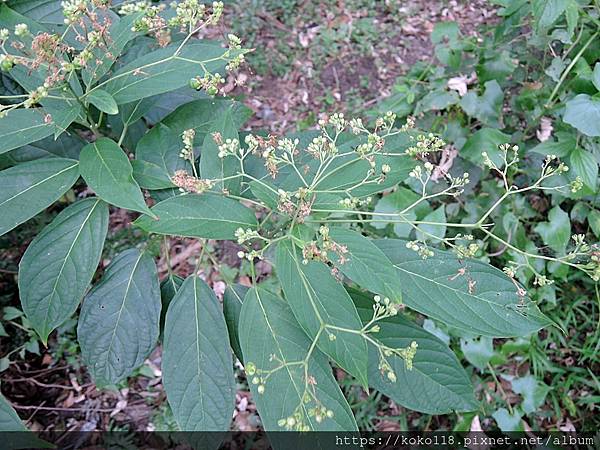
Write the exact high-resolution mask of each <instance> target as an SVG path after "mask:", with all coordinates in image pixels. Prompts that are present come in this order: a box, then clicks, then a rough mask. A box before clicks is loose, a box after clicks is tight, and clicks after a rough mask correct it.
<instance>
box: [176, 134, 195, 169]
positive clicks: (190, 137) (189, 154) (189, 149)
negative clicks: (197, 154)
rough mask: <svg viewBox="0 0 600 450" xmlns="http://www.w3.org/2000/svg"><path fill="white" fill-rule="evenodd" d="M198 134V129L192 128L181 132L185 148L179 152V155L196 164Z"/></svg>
mask: <svg viewBox="0 0 600 450" xmlns="http://www.w3.org/2000/svg"><path fill="white" fill-rule="evenodd" d="M195 136H196V130H194V129H193V128H190V129H189V130H185V131H184V132H183V133H182V134H181V140H182V141H183V148H182V149H181V152H179V157H180V158H183V159H185V160H187V161H190V162H191V163H192V164H194V159H195V158H194V137H195Z"/></svg>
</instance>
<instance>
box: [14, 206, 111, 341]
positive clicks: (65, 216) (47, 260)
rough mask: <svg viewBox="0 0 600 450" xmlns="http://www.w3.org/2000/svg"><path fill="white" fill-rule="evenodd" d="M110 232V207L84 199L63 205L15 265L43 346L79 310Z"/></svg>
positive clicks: (25, 306) (26, 308) (27, 310)
mask: <svg viewBox="0 0 600 450" xmlns="http://www.w3.org/2000/svg"><path fill="white" fill-rule="evenodd" d="M107 231H108V207H107V206H106V203H104V202H103V201H101V200H100V199H97V198H88V199H85V200H81V201H79V202H77V203H74V204H72V205H71V206H69V207H68V208H66V209H64V210H63V211H62V212H61V213H60V214H59V215H58V216H57V217H56V218H55V219H54V220H53V221H52V223H50V225H48V226H47V227H46V228H44V229H43V230H42V232H41V233H40V234H38V235H37V236H36V238H35V239H34V240H33V242H32V243H31V244H30V245H29V247H28V248H27V251H26V252H25V254H24V255H23V258H22V259H21V263H20V264H19V294H20V297H21V305H22V306H23V311H24V312H25V314H27V318H28V319H29V321H30V322H31V325H32V326H33V328H34V329H35V330H36V331H37V333H38V334H39V336H40V338H41V339H42V342H44V344H45V343H46V342H47V340H48V335H49V334H50V333H51V332H52V331H53V330H54V329H55V328H56V327H57V326H59V325H60V324H61V323H63V322H64V321H65V320H66V319H68V318H69V317H70V316H71V315H72V314H73V313H74V312H75V310H76V309H77V306H78V305H79V302H80V301H81V299H82V298H83V296H84V295H85V291H86V289H87V287H88V285H89V284H90V281H92V277H93V276H94V272H95V271H96V267H98V262H99V261H100V257H101V255H102V247H103V246H104V239H105V237H106V233H107Z"/></svg>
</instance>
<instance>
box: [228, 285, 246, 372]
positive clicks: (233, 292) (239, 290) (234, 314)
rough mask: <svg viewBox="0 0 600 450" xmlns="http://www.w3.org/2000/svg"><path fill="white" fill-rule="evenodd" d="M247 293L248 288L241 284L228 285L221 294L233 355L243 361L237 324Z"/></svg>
mask: <svg viewBox="0 0 600 450" xmlns="http://www.w3.org/2000/svg"><path fill="white" fill-rule="evenodd" d="M247 293H248V288H247V287H246V286H242V285H241V284H236V285H233V286H228V287H227V289H226V290H225V294H223V314H224V315H225V322H226V323H227V332H228V333H229V342H231V348H233V352H234V353H235V356H237V358H238V359H239V360H240V361H241V362H242V363H243V362H244V356H243V354H242V347H241V346H240V337H239V330H238V326H239V323H240V314H241V312H242V303H243V302H244V297H245V296H246V294H247Z"/></svg>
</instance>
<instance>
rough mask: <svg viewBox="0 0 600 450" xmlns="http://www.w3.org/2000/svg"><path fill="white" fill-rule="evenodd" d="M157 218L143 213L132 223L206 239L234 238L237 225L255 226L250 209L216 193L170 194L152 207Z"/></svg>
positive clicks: (154, 230) (149, 228) (151, 229)
mask: <svg viewBox="0 0 600 450" xmlns="http://www.w3.org/2000/svg"><path fill="white" fill-rule="evenodd" d="M152 212H153V213H154V214H156V215H157V216H158V219H157V220H154V219H152V218H150V217H146V216H142V217H140V218H138V219H137V220H136V221H135V222H134V224H135V225H137V226H139V227H140V228H142V229H143V230H146V231H148V232H150V233H157V234H168V235H175V236H186V237H197V238H206V239H234V238H235V231H236V230H237V229H238V228H240V227H241V228H244V229H246V228H252V229H255V228H256V226H257V222H256V217H255V215H254V212H253V211H252V210H251V209H248V208H246V207H245V206H243V205H241V204H240V203H239V202H237V201H235V200H232V199H230V198H227V197H223V196H220V195H215V194H208V193H207V194H187V195H178V196H176V197H171V198H168V199H166V200H163V201H162V202H160V203H158V204H157V205H155V206H154V207H152Z"/></svg>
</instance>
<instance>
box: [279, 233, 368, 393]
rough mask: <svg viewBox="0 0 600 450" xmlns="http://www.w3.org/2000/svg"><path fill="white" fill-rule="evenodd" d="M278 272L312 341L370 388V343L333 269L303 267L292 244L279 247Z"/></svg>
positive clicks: (314, 264) (311, 264)
mask: <svg viewBox="0 0 600 450" xmlns="http://www.w3.org/2000/svg"><path fill="white" fill-rule="evenodd" d="M275 268H276V269H277V277H278V278H279V281H280V282H281V287H282V288H283V292H284V293H285V298H286V300H287V302H288V304H289V306H290V308H291V310H292V312H293V313H294V316H295V317H296V320H298V323H299V324H300V326H301V327H302V329H303V330H304V331H305V332H306V334H307V335H308V336H309V337H310V338H311V339H317V347H318V348H319V350H321V351H322V352H323V353H325V354H327V355H328V356H329V357H331V358H332V359H333V360H334V361H335V362H336V363H337V364H339V366H340V367H342V368H343V369H344V370H346V372H348V373H349V374H351V375H353V376H354V377H356V378H357V379H358V380H359V382H360V383H361V384H362V385H363V386H368V381H367V343H366V341H365V339H364V338H363V337H362V336H360V335H359V334H357V332H358V331H360V330H361V329H362V324H361V322H360V318H359V317H358V313H357V312H356V308H355V307H354V304H353V303H352V299H351V298H350V296H349V295H348V293H347V292H346V290H345V289H344V287H343V286H342V284H340V283H339V282H338V281H337V280H336V279H335V278H334V277H333V275H331V269H330V268H329V267H327V266H326V265H325V264H323V263H321V262H316V261H309V262H308V263H307V264H302V257H301V255H299V254H298V251H297V250H296V248H295V247H294V246H293V244H292V243H291V242H289V241H288V242H282V243H280V244H279V245H278V246H277V257H276V260H275ZM328 326H331V327H336V328H338V329H334V328H328ZM341 329H345V330H348V331H342V330H341Z"/></svg>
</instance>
